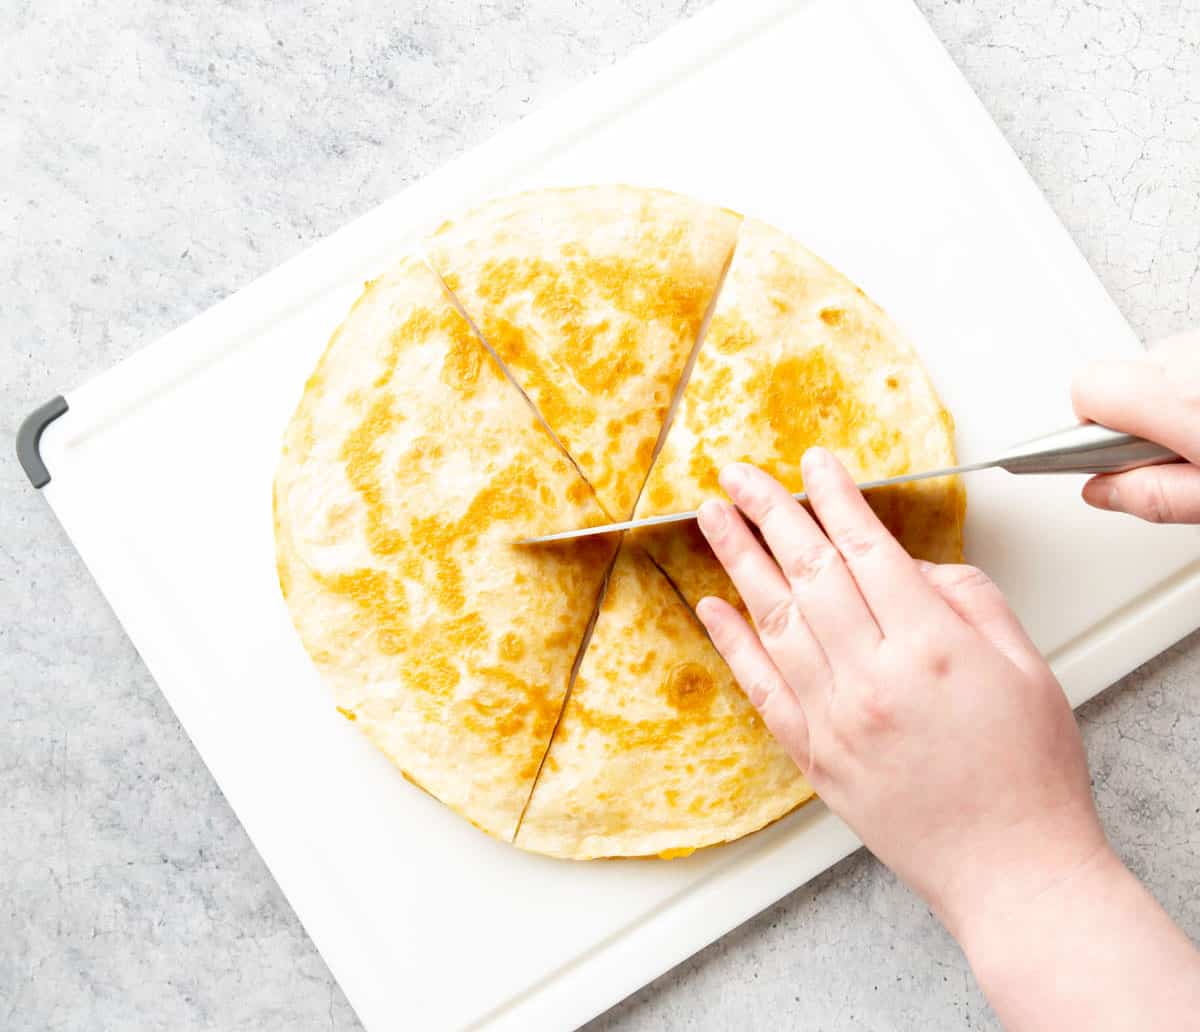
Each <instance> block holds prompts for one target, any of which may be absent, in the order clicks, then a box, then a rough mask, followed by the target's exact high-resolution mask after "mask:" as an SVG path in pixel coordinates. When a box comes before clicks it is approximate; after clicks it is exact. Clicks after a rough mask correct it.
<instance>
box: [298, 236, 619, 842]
mask: <svg viewBox="0 0 1200 1032" xmlns="http://www.w3.org/2000/svg"><path fill="white" fill-rule="evenodd" d="M604 518H605V517H604V513H603V512H602V510H601V508H600V506H599V505H598V504H597V502H596V500H595V498H594V497H593V495H592V492H591V490H590V488H589V487H588V486H587V484H586V483H585V482H584V481H583V480H582V478H580V476H579V475H578V473H577V472H576V471H575V469H574V468H573V467H572V466H571V464H570V462H569V461H568V460H567V458H566V457H565V456H563V454H562V452H561V451H560V450H559V449H558V447H557V446H556V445H555V443H554V441H553V440H552V439H551V437H550V435H549V434H548V433H546V431H545V429H544V428H543V427H542V426H541V424H540V423H539V421H538V420H537V418H536V416H535V415H534V413H533V411H532V410H531V408H530V407H529V405H528V403H527V402H526V400H525V399H524V398H522V397H521V395H520V393H519V391H517V389H516V388H515V387H513V385H512V384H511V383H510V382H509V381H508V380H507V379H506V377H505V376H504V375H503V374H502V372H501V371H500V369H499V367H498V366H497V365H496V363H495V361H494V360H493V358H492V357H491V356H490V355H489V354H488V353H487V351H486V350H485V349H484V347H483V346H482V345H481V344H480V342H479V340H478V338H477V337H476V336H475V335H474V333H473V332H472V330H471V328H470V326H469V325H468V323H467V321H466V320H465V319H463V317H462V316H461V315H460V314H459V312H458V311H457V309H456V308H455V307H454V305H453V304H452V303H451V301H450V299H449V298H448V297H447V295H446V294H445V292H444V290H443V287H442V285H441V284H440V282H439V280H438V278H437V276H436V275H435V274H434V273H433V272H432V270H430V269H429V268H428V267H427V266H425V265H424V264H423V263H421V262H419V261H416V260H412V259H405V260H404V261H402V262H400V263H399V264H398V265H397V266H396V267H395V268H394V269H392V270H391V271H390V272H388V273H387V274H386V275H384V276H382V277H380V278H379V279H377V280H375V281H374V282H372V283H369V284H368V285H367V288H366V292H365V293H364V294H363V295H362V297H361V298H360V299H359V301H358V302H357V303H356V304H355V306H354V308H353V310H352V311H351V313H350V315H349V317H348V318H347V319H346V321H345V323H343V325H342V326H341V327H340V329H339V330H338V331H337V332H336V333H335V334H334V336H333V339H332V340H331V341H330V343H329V346H328V348H327V350H326V352H325V354H324V357H323V358H322V359H321V361H320V364H319V365H318V367H317V369H316V371H315V372H314V373H313V375H312V377H311V378H310V379H309V381H308V383H307V385H306V387H305V389H304V395H303V397H302V399H301V401H300V404H299V407H298V408H297V410H296V413H295V415H294V416H293V417H292V421H291V423H290V425H289V426H288V429H287V433H286V437H285V443H284V449H283V455H282V458H281V460H280V464H279V468H278V472H277V475H276V480H275V530H276V549H277V561H278V569H279V579H280V585H281V587H282V590H283V594H284V598H285V599H286V602H287V606H288V609H289V610H290V613H291V616H292V620H293V622H294V623H295V625H296V628H297V630H298V631H299V634H300V638H301V640H302V641H303V643H304V645H305V647H306V648H307V650H308V652H309V654H310V655H311V656H312V658H313V660H314V662H315V664H316V666H317V667H318V669H319V670H320V672H321V674H322V675H323V677H324V679H325V681H326V682H327V683H328V685H329V686H330V687H331V688H332V690H333V694H334V696H335V699H336V703H337V706H338V708H339V709H340V710H341V711H342V713H343V714H344V715H345V716H346V717H348V718H349V719H351V720H353V721H354V722H355V723H356V725H357V726H358V727H359V728H361V729H362V730H363V731H364V732H365V733H366V734H367V735H368V736H369V737H370V739H371V740H372V741H373V742H374V743H375V745H377V746H378V747H379V748H380V749H381V750H382V751H383V752H384V753H386V754H387V755H388V757H389V758H390V759H391V760H392V761H393V762H394V763H395V764H396V765H397V766H398V767H399V768H400V769H401V770H402V771H403V772H404V774H405V775H406V776H407V777H408V778H409V779H410V780H412V781H413V782H415V783H416V784H418V785H420V786H421V787H423V788H424V789H426V790H427V791H428V792H430V793H431V794H432V795H434V796H435V797H437V798H438V799H440V800H441V801H442V802H443V803H445V804H447V805H448V806H450V807H452V808H454V809H455V810H457V811H458V812H459V813H461V814H462V815H463V816H465V817H467V818H468V819H469V820H471V821H472V822H474V823H475V824H476V825H478V826H479V827H480V828H482V829H483V830H485V831H487V832H490V833H491V834H493V835H497V836H500V837H502V838H505V839H508V840H510V841H511V838H512V836H513V834H514V832H515V830H516V825H517V819H518V816H519V814H520V812H521V808H522V807H523V806H524V804H525V802H526V800H527V799H528V797H529V793H530V791H531V789H532V786H533V781H534V776H535V775H536V773H537V770H538V767H539V765H540V763H541V760H542V757H543V756H544V754H545V752H546V749H547V748H548V745H549V741H550V736H551V732H552V730H553V728H554V725H555V722H556V720H557V719H558V716H559V709H560V707H561V705H562V701H563V698H564V696H565V694H566V690H567V684H568V679H569V677H570V673H571V669H572V666H573V663H574V661H575V658H576V655H577V653H578V650H579V648H580V645H581V642H582V640H583V636H584V631H585V629H586V627H587V625H588V623H589V621H590V618H591V615H592V612H593V610H594V607H595V604H596V599H597V596H598V592H599V588H600V585H601V582H602V580H603V577H604V573H605V571H606V569H607V567H608V565H609V561H610V557H611V555H612V549H613V547H614V546H613V545H612V544H611V543H600V544H598V545H591V546H588V547H586V548H583V549H578V548H572V549H554V548H551V549H521V548H515V547H513V546H512V544H511V542H512V541H513V540H514V539H515V538H517V537H519V536H521V535H523V534H526V533H528V532H529V530H530V528H538V527H541V528H545V529H546V530H552V529H554V528H556V527H561V526H573V525H576V524H587V523H589V522H596V521H600V520H603V519H604Z"/></svg>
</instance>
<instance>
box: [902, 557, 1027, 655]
mask: <svg viewBox="0 0 1200 1032" xmlns="http://www.w3.org/2000/svg"><path fill="white" fill-rule="evenodd" d="M917 567H918V569H919V570H920V571H921V574H922V575H923V576H924V577H925V579H926V580H927V581H928V582H929V584H930V585H932V587H933V589H934V590H935V591H936V592H937V593H938V594H939V595H941V597H942V598H943V599H945V601H946V603H947V604H948V605H949V606H950V608H951V609H952V610H954V612H955V613H957V614H958V615H959V617H961V618H962V620H963V621H964V622H965V623H966V624H968V625H969V626H971V627H973V628H974V629H975V630H976V631H978V632H979V633H980V634H981V635H982V636H983V637H984V638H986V639H987V640H988V641H990V642H991V643H992V644H993V645H994V646H995V647H996V648H997V649H999V650H1000V651H1001V652H1002V653H1004V655H1005V656H1007V657H1008V658H1009V660H1010V661H1011V662H1012V663H1013V665H1014V666H1016V667H1017V669H1018V670H1021V671H1023V672H1024V673H1026V674H1029V675H1031V676H1032V675H1034V674H1040V673H1041V672H1042V671H1043V669H1044V667H1045V660H1043V659H1042V657H1041V653H1039V652H1038V650H1037V646H1036V645H1034V644H1033V642H1032V641H1031V640H1030V638H1029V635H1027V634H1026V633H1025V628H1023V627H1022V626H1021V623H1020V621H1019V620H1018V619H1017V616H1016V614H1015V613H1014V612H1013V611H1012V609H1011V608H1010V607H1009V605H1008V600H1007V599H1005V597H1004V595H1003V593H1002V592H1001V591H1000V589H999V588H998V587H996V585H995V584H993V583H992V580H991V578H990V577H988V575H987V574H985V573H984V572H983V571H982V570H978V569H976V568H975V567H974V566H963V565H959V564H956V563H945V564H942V565H938V564H937V563H927V562H923V561H919V562H918V563H917Z"/></svg>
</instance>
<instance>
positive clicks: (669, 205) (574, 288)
mask: <svg viewBox="0 0 1200 1032" xmlns="http://www.w3.org/2000/svg"><path fill="white" fill-rule="evenodd" d="M738 222H739V217H738V216H737V215H735V214H733V213H732V212H728V211H725V210H723V209H720V208H715V207H713V206H711V205H708V204H704V203H703V202H701V201H696V200H693V199H692V198H689V197H682V196H680V195H678V194H672V193H666V192H665V191H661V190H643V189H635V188H633V187H628V186H594V187H580V188H577V189H568V190H540V191H536V192H533V193H526V194H519V195H517V196H515V197H504V198H501V199H499V200H495V201H492V202H491V203H490V204H486V205H484V206H483V207H481V208H479V209H477V210H476V211H473V212H471V213H469V214H468V215H465V216H464V217H462V218H460V219H456V220H454V221H451V222H447V223H445V224H444V225H443V226H442V227H441V228H440V229H439V230H438V231H437V233H435V234H434V236H433V237H432V238H431V239H430V240H429V241H428V243H427V246H426V250H427V252H428V255H429V258H430V261H431V262H432V264H433V266H434V268H436V269H437V270H438V272H439V273H440V274H441V275H442V277H443V279H444V280H445V282H446V284H447V285H448V286H449V287H450V289H451V290H452V291H453V292H454V294H455V296H456V297H457V299H458V301H459V302H460V303H461V304H462V306H463V309H464V310H465V311H466V313H467V315H468V316H470V318H471V321H472V322H474V324H475V325H476V327H478V328H479V330H480V331H481V332H482V334H483V338H484V340H485V341H487V342H488V344H489V345H490V346H491V348H492V349H493V350H494V351H495V352H496V354H497V355H499V356H500V359H501V360H502V361H503V362H504V363H505V365H506V366H507V367H508V369H509V370H510V372H511V373H512V375H513V377H514V378H515V379H516V382H517V383H518V384H519V385H520V386H521V388H522V389H523V390H524V391H525V392H526V394H528V395H529V397H530V398H531V399H532V401H533V403H534V404H535V406H536V407H537V409H538V410H539V411H540V412H541V414H542V416H543V417H544V418H545V420H546V422H547V423H548V424H549V425H550V427H551V428H552V429H553V430H554V432H555V434H556V435H557V436H558V438H559V440H561V441H562V443H563V445H564V446H565V447H566V449H567V451H568V452H570V454H571V456H572V457H573V458H574V460H575V462H576V463H577V464H578V466H579V468H580V470H581V471H582V472H583V474H584V476H585V477H587V479H588V480H589V481H590V482H591V484H592V486H593V487H594V488H595V490H596V494H597V496H598V497H599V499H600V501H601V503H602V504H603V505H604V507H605V508H606V509H607V510H608V512H609V513H610V514H611V515H612V516H613V517H614V518H620V517H623V516H625V515H627V514H628V513H629V512H630V511H631V510H632V508H633V505H634V502H635V501H636V499H637V494H638V491H639V490H640V489H641V486H642V482H643V480H644V479H645V476H646V472H647V470H648V469H649V468H650V459H651V455H652V453H653V450H654V445H655V442H656V441H657V439H658V435H659V431H660V429H661V428H662V424H663V420H664V417H665V415H666V412H667V408H668V406H669V404H670V401H671V396H672V393H673V391H674V388H675V384H676V382H677V380H678V378H679V374H680V372H681V370H682V369H683V367H684V364H685V362H686V361H687V358H688V356H689V354H690V353H691V350H692V347H693V345H694V343H695V341H696V336H697V332H698V330H699V328H700V323H701V320H702V319H703V316H704V313H705V311H706V309H707V308H708V305H709V302H710V301H711V300H712V297H713V294H714V292H715V291H716V287H717V284H718V282H719V281H720V277H721V273H722V271H723V269H724V267H725V265H726V263H727V261H728V259H729V255H730V252H731V251H732V250H733V244H734V239H735V237H736V235H737V226H738Z"/></svg>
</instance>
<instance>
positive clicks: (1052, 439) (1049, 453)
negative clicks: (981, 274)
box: [514, 423, 1183, 545]
mask: <svg viewBox="0 0 1200 1032" xmlns="http://www.w3.org/2000/svg"><path fill="white" fill-rule="evenodd" d="M1181 461H1183V460H1182V459H1181V457H1180V456H1179V455H1177V454H1176V453H1175V452H1173V451H1172V450H1171V449H1170V448H1167V447H1165V446H1164V445H1161V444H1156V443H1155V442H1153V441H1147V440H1146V439H1145V438H1142V437H1136V436H1134V435H1133V434H1126V433H1122V432H1120V431H1118V430H1110V429H1109V428H1108V427H1105V426H1101V425H1100V424H1099V423H1083V424H1080V425H1077V426H1070V427H1067V428H1065V429H1063V430H1056V431H1054V432H1053V433H1050V434H1045V435H1043V436H1041V437H1035V438H1033V439H1032V440H1030V441H1024V442H1022V443H1021V444H1017V445H1014V446H1013V447H1011V448H1009V449H1008V450H1007V451H1004V452H1002V453H1001V454H1000V455H997V456H995V457H994V458H991V459H985V460H984V461H982V462H972V463H967V464H966V465H961V466H950V467H947V468H946V469H930V470H923V471H922V472H920V473H904V474H902V475H901V476H898V477H885V478H884V479H882V480H867V481H864V482H862V483H859V484H857V485H855V486H856V487H857V488H858V489H859V490H860V491H873V490H875V489H877V488H880V487H892V486H894V485H896V484H911V483H914V482H915V481H918V480H931V479H933V478H935V477H952V476H958V475H959V474H960V473H975V472H977V471H979V470H984V469H995V468H999V469H1003V470H1005V471H1006V472H1009V473H1018V474H1026V473H1093V474H1094V473H1122V472H1124V471H1125V470H1128V469H1136V468H1138V467H1139V466H1154V465H1160V464H1162V463H1167V462H1181ZM792 497H793V498H795V499H796V500H797V501H799V502H802V501H804V500H805V499H806V498H807V497H808V496H807V494H805V492H803V491H798V492H796V493H795V494H793V495H792ZM696 513H697V510H695V509H692V510H689V511H688V512H672V513H667V514H665V515H662V516H645V517H643V518H641V519H637V520H621V521H619V522H616V523H604V524H600V525H599V526H595V527H578V528H576V529H573V530H560V531H557V532H555V533H553V534H541V535H538V536H536V537H528V538H522V539H521V540H519V541H516V542H514V544H517V545H542V544H549V543H551V542H554V541H572V540H575V539H576V538H584V537H592V536H593V535H595V534H617V533H620V532H621V531H626V530H637V529H638V528H640V527H662V526H666V525H669V524H671V523H685V522H687V521H688V520H694V519H695V518H696Z"/></svg>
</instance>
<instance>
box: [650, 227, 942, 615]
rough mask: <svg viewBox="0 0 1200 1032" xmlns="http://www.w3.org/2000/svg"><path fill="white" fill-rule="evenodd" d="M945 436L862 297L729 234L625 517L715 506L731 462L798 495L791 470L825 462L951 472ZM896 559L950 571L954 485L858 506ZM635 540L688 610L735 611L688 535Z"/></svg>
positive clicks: (936, 406) (790, 253)
mask: <svg viewBox="0 0 1200 1032" xmlns="http://www.w3.org/2000/svg"><path fill="white" fill-rule="evenodd" d="M953 434H954V424H953V421H952V419H951V418H950V414H949V413H948V412H947V411H946V409H945V408H944V407H943V406H942V404H941V402H940V401H939V400H938V397H937V395H936V393H935V392H934V389H933V385H932V384H931V383H930V381H929V377H928V376H927V375H926V373H925V371H924V369H923V368H922V366H921V363H920V360H919V358H918V357H917V355H916V352H915V351H914V350H913V348H912V347H911V345H910V344H909V343H908V342H907V340H905V338H904V337H903V336H902V334H901V333H900V331H899V330H898V329H897V327H896V326H895V325H894V324H893V323H892V321H891V320H890V319H889V318H888V316H887V315H886V314H885V313H884V312H883V311H882V310H881V309H880V308H879V307H878V306H877V305H875V304H874V303H873V302H872V301H871V300H870V299H869V298H868V297H867V296H866V295H865V294H863V292H862V291H861V290H859V289H858V287H856V286H855V285H854V284H853V283H851V282H850V281H849V280H848V279H847V278H846V277H845V276H843V275H842V274H841V273H839V272H838V271H837V270H835V269H833V268H831V267H830V266H829V265H827V264H826V263H825V262H823V261H822V260H821V259H820V258H818V257H817V256H816V255H814V254H813V253H812V252H811V251H809V250H807V249H806V248H804V247H802V246H801V245H800V244H799V243H797V242H796V241H795V240H792V239H791V238H790V237H788V236H786V235H785V234H783V233H781V232H780V231H779V230H777V229H774V228H772V227H771V226H768V225H766V224H764V223H762V222H757V221H755V220H752V219H747V220H746V221H745V222H744V223H743V224H742V228H741V232H740V234H739V238H738V244H737V249H736V251H735V252H734V256H733V261H732V263H731V264H730V267H729V273H728V275H727V276H726V278H725V283H724V286H723V288H722V291H721V296H720V298H719V299H718V301H717V304H716V307H715V309H714V311H713V316H712V321H711V323H710V324H709V327H708V333H707V335H706V337H705V339H704V341H703V343H702V344H701V346H700V349H699V352H698V354H697V356H696V362H695V367H694V369H693V371H692V375H691V377H690V379H689V380H688V383H687V385H686V387H685V388H684V390H683V394H682V397H681V399H680V402H679V407H678V410H677V412H676V414H675V418H674V421H673V423H672V424H671V426H670V429H669V430H668V432H667V434H666V437H665V439H664V441H663V446H662V450H661V453H660V454H659V456H658V459H657V461H656V462H655V464H654V468H653V469H652V470H651V472H650V475H649V477H648V479H647V481H646V485H645V489H644V490H643V492H642V497H641V500H640V501H639V503H638V506H637V512H636V516H637V517H639V518H640V517H644V516H654V515H657V514H659V513H666V512H675V511H679V510H686V509H695V508H697V507H698V506H699V505H700V504H701V503H702V502H703V501H704V500H705V499H707V498H713V497H719V496H720V495H721V489H720V485H719V484H718V482H717V474H718V473H719V472H720V470H721V468H722V467H724V466H725V465H726V464H728V463H730V462H736V461H746V462H751V463H753V464H755V465H757V466H760V467H762V468H763V469H765V470H766V471H767V472H769V473H771V474H772V475H773V476H775V477H777V478H778V479H779V480H780V481H782V482H783V483H784V484H785V485H786V486H788V488H789V489H790V490H793V491H801V490H803V487H804V483H803V477H802V476H801V473H800V459H801V456H803V454H804V452H805V450H806V449H807V448H809V447H810V446H812V445H822V446H824V447H826V448H829V449H830V450H831V451H833V452H835V453H836V454H837V455H838V456H839V458H841V460H842V461H843V462H844V463H845V464H846V466H847V468H848V469H849V471H850V474H851V475H852V476H853V477H854V478H855V479H856V480H868V479H876V478H882V477H890V476H898V475H900V474H902V473H906V472H910V471H915V470H921V469H935V468H939V467H943V466H952V465H954V440H953ZM867 497H868V500H869V501H870V503H871V505H872V506H873V507H874V508H875V510H876V512H877V513H878V514H879V515H880V517H881V518H882V519H883V521H884V523H886V524H887V526H888V527H889V529H890V530H891V531H892V532H893V533H894V534H895V535H896V536H897V537H898V538H899V540H900V542H901V543H902V544H903V545H904V546H905V548H907V549H908V551H909V552H910V553H911V554H912V555H914V556H916V557H918V558H922V559H927V560H929V561H931V562H958V561H961V558H962V523H963V516H964V512H965V496H964V494H963V489H962V486H961V483H960V482H959V480H958V479H957V478H944V479H938V480H930V481H922V482H919V483H916V484H909V485H904V486H902V487H897V488H892V489H888V490H885V491H874V492H870V493H869V494H868V496H867ZM637 540H638V541H639V543H640V544H642V546H643V547H645V548H646V549H647V550H648V551H649V552H650V554H651V555H653V556H654V558H655V559H656V561H657V562H658V563H659V564H660V565H661V566H662V567H663V569H664V570H666V572H667V573H668V574H669V575H670V577H671V578H672V580H674V582H675V584H676V585H677V586H678V587H679V589H680V591H681V592H682V594H683V595H684V597H685V598H686V599H687V600H688V602H689V603H690V604H692V605H694V604H695V603H696V602H697V601H699V599H700V598H701V597H703V595H706V594H709V595H718V596H721V597H724V598H726V599H727V600H728V601H730V602H733V603H735V604H740V599H738V597H737V593H736V591H735V590H734V588H733V585H732V583H730V581H729V579H728V578H727V577H726V576H725V573H724V571H723V570H722V569H721V567H720V566H719V564H717V562H716V559H715V558H714V557H713V555H712V553H711V552H710V551H709V549H708V547H707V546H706V545H705V544H704V542H703V539H702V538H701V536H700V534H699V531H698V530H697V529H696V528H695V527H694V526H690V527H684V528H682V529H681V528H662V529H659V530H653V531H644V532H641V533H640V534H639V535H638V537H637Z"/></svg>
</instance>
